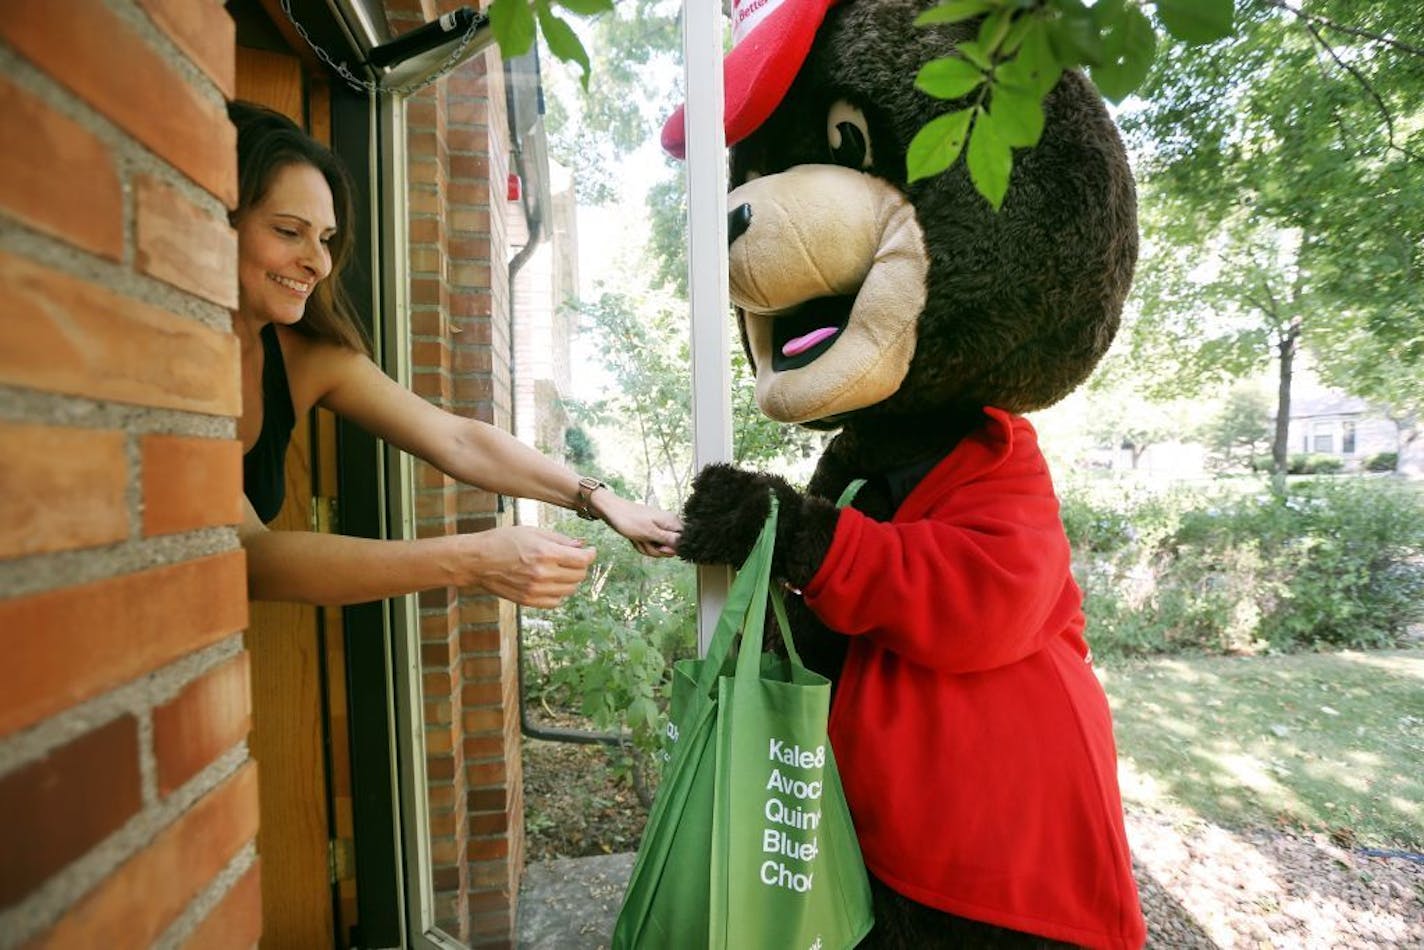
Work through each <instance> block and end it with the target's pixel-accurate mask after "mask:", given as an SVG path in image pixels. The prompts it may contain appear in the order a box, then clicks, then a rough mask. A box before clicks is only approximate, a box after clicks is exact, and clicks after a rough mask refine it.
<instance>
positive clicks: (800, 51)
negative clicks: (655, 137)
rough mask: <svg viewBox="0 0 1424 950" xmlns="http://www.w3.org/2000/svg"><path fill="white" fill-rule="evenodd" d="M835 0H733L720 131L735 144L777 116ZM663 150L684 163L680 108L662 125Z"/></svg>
mask: <svg viewBox="0 0 1424 950" xmlns="http://www.w3.org/2000/svg"><path fill="white" fill-rule="evenodd" d="M838 2H840V0H732V51H731V52H730V53H728V54H727V55H726V57H725V58H724V59H723V60H722V82H723V97H724V104H725V105H724V110H723V114H722V123H723V130H724V131H725V132H726V136H727V144H728V145H729V146H730V145H735V144H736V143H738V142H740V141H741V140H742V139H744V138H746V137H747V136H748V135H751V134H752V133H753V132H755V131H756V130H757V127H758V126H760V125H761V124H762V123H763V122H765V121H766V117H767V116H769V115H771V114H772V112H774V111H776V107H777V106H778V105H779V104H780V103H781V99H782V97H783V96H785V95H786V90H787V89H789V88H791V80H792V79H794V78H796V74H797V73H798V72H799V71H800V70H801V64H802V63H804V62H806V54H807V53H809V52H810V50H811V41H812V40H814V39H815V38H816V31H817V30H818V29H820V28H821V23H822V21H823V20H825V18H826V11H827V10H829V9H830V8H831V7H833V6H835V5H836V4H837V3H838ZM662 144H663V149H664V150H665V151H666V152H667V153H668V154H669V155H671V156H673V157H674V158H683V157H684V156H685V153H686V149H687V138H686V131H685V128H684V124H683V107H682V106H678V107H677V110H676V111H675V112H673V114H672V115H671V116H670V117H669V118H668V120H667V122H666V123H665V124H664V125H663V134H662Z"/></svg>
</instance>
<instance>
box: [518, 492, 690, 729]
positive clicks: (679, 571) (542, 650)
mask: <svg viewBox="0 0 1424 950" xmlns="http://www.w3.org/2000/svg"><path fill="white" fill-rule="evenodd" d="M557 530H559V531H561V532H563V533H564V534H567V535H569V536H570V537H583V538H586V539H588V540H589V541H590V543H596V544H598V548H599V558H598V562H597V565H596V567H595V569H594V572H593V573H592V574H591V575H590V580H589V581H588V582H586V583H585V584H584V586H582V587H581V588H580V589H579V592H578V594H577V595H576V596H574V597H570V598H569V599H568V600H566V601H564V603H563V604H561V605H560V606H559V607H558V608H556V609H554V610H552V611H549V612H547V613H546V614H544V615H543V618H541V619H540V620H539V621H536V622H533V623H531V622H530V621H528V620H526V621H525V645H526V671H527V675H526V680H525V683H524V689H525V699H526V701H528V702H544V703H547V704H551V705H555V706H558V707H561V708H565V709H572V710H574V711H576V712H578V713H580V714H581V715H583V716H585V717H587V718H588V719H590V720H591V721H592V722H593V725H594V727H595V728H598V729H602V730H607V731H614V732H617V731H622V730H626V731H627V732H628V734H629V736H630V738H631V739H632V741H633V744H634V746H635V747H636V748H637V749H638V750H639V751H641V752H643V753H645V754H651V753H653V752H654V751H656V749H657V748H658V747H659V746H660V744H661V738H660V737H661V732H662V729H661V725H662V723H661V717H662V713H663V710H664V709H665V708H666V706H667V702H666V700H667V691H668V688H669V684H670V681H671V672H672V663H673V661H674V660H676V659H680V658H682V657H685V656H692V655H695V652H696V643H697V633H696V628H697V608H696V594H695V588H696V572H695V569H694V568H693V567H692V565H690V564H685V563H683V562H681V561H677V560H661V559H657V558H645V557H643V556H641V555H640V554H638V552H637V551H636V550H634V549H633V548H632V547H631V546H630V545H628V544H625V543H620V542H621V539H618V538H617V536H616V535H615V536H614V537H613V538H609V537H607V534H608V533H611V532H609V531H608V529H607V528H604V527H603V526H601V525H590V524H589V522H586V521H577V520H573V519H570V520H567V521H563V522H560V523H559V524H558V525H557Z"/></svg>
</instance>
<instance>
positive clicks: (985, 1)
mask: <svg viewBox="0 0 1424 950" xmlns="http://www.w3.org/2000/svg"><path fill="white" fill-rule="evenodd" d="M992 9H994V3H993V0H946V2H945V3H941V4H940V5H939V6H937V7H931V8H930V9H928V10H926V11H925V12H924V13H921V14H920V15H919V16H917V17H915V26H932V25H934V24H936V23H959V22H961V21H962V20H968V19H970V18H972V17H976V16H978V15H979V14H981V13H986V12H988V11H989V10H992Z"/></svg>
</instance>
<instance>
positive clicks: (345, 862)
mask: <svg viewBox="0 0 1424 950" xmlns="http://www.w3.org/2000/svg"><path fill="white" fill-rule="evenodd" d="M326 864H327V871H328V872H329V876H330V877H331V883H333V884H335V883H337V882H338V881H349V880H351V879H352V878H354V877H355V876H356V860H355V855H353V854H352V847H351V839H350V838H333V839H331V840H330V841H328V842H327V843H326Z"/></svg>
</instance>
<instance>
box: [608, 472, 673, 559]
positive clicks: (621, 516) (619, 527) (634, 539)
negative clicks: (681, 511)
mask: <svg viewBox="0 0 1424 950" xmlns="http://www.w3.org/2000/svg"><path fill="white" fill-rule="evenodd" d="M589 505H590V506H591V507H592V508H593V510H594V511H595V512H596V513H597V514H598V516H599V517H600V518H602V519H603V520H604V521H605V522H607V523H608V526H609V527H610V528H612V529H613V530H614V531H617V532H618V533H619V534H621V535H623V537H625V538H627V539H628V541H629V543H631V544H632V545H633V547H635V548H637V549H638V552H639V553H641V554H644V555H647V556H648V557H672V556H674V555H675V554H677V539H678V537H679V536H680V535H681V533H682V522H681V521H680V520H678V517H677V515H675V514H672V513H671V512H667V511H663V510H662V509H661V508H654V507H652V506H651V505H644V504H640V503H639V502H636V501H628V500H627V499H624V498H619V497H618V496H617V495H615V494H613V490H612V489H609V488H600V489H598V490H597V491H595V492H594V493H593V494H592V495H591V496H590V497H589Z"/></svg>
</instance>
